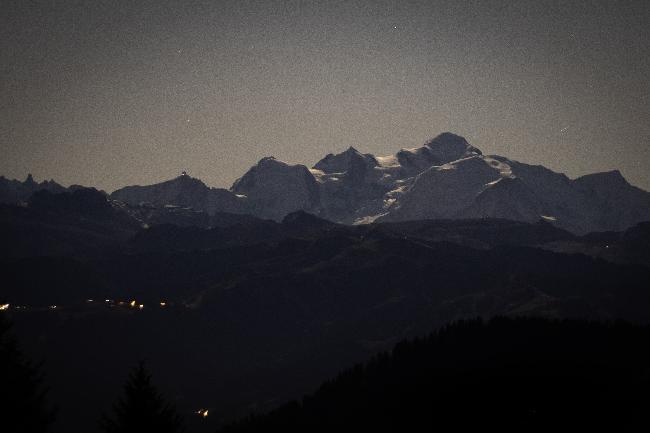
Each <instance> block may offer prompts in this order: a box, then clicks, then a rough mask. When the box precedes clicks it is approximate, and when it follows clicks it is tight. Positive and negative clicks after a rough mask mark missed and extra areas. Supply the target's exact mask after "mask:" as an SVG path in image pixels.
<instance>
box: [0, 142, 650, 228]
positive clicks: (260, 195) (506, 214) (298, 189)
mask: <svg viewBox="0 0 650 433" xmlns="http://www.w3.org/2000/svg"><path fill="white" fill-rule="evenodd" d="M40 189H47V190H50V191H52V192H57V191H63V190H65V188H63V187H61V186H60V185H58V184H56V183H55V182H54V181H49V182H43V183H41V184H37V183H35V182H34V180H33V179H32V178H31V176H30V177H29V178H28V179H27V180H26V181H25V182H19V181H10V180H7V179H5V178H0V202H5V203H7V202H9V203H17V202H20V201H26V200H27V199H28V198H29V196H30V195H31V194H33V193H34V192H35V191H37V190H40ZM71 189H72V187H71ZM110 199H111V200H113V201H118V202H121V203H123V204H125V205H126V206H128V207H130V209H131V211H132V213H133V214H134V215H136V217H137V219H138V220H140V221H142V222H143V223H149V222H156V221H158V222H174V221H180V222H181V225H196V224H194V223H193V222H192V221H199V222H200V223H199V224H198V225H200V226H211V224H210V217H211V216H212V215H215V214H220V213H228V214H248V215H251V216H255V217H258V218H263V219H272V220H275V221H281V220H282V219H283V218H284V217H285V216H286V215H288V214H290V213H292V212H295V211H306V212H309V213H312V214H314V215H317V216H319V217H321V218H325V219H328V220H330V221H334V222H337V223H343V224H360V223H369V222H373V221H410V220H419V219H441V218H442V219H468V218H469V219H471V218H504V219H510V220H515V221H524V222H537V221H539V220H540V219H543V220H546V221H549V222H551V223H552V224H554V225H556V226H557V227H560V228H563V229H565V230H569V231H571V232H573V233H577V234H584V233H588V232H593V231H621V230H625V229H626V228H628V227H631V226H633V225H635V224H637V223H639V222H641V221H647V220H650V193H648V192H646V191H643V190H641V189H639V188H636V187H634V186H632V185H630V184H629V183H628V182H627V181H626V180H625V179H624V178H623V176H622V175H621V173H620V172H618V171H613V172H608V173H595V174H591V175H587V176H583V177H580V178H578V179H570V178H568V177H567V176H566V175H564V174H561V173H556V172H553V171H552V170H549V169H547V168H545V167H543V166H538V165H529V164H524V163H521V162H517V161H513V160H510V159H508V158H505V157H502V156H498V155H484V154H483V153H482V152H481V151H480V150H479V149H477V148H476V147H474V146H472V145H471V144H469V143H468V142H467V141H466V140H465V139H464V138H463V137H460V136H458V135H455V134H451V133H443V134H440V135H438V136H437V137H435V138H434V139H432V140H430V141H429V142H427V143H425V144H424V145H423V146H421V147H418V148H413V149H402V150H400V151H398V152H397V153H396V154H394V155H389V156H374V155H371V154H364V153H361V152H359V151H358V150H356V149H354V148H353V147H350V148H349V149H348V150H346V151H344V152H342V153H339V154H336V155H334V154H329V155H327V156H325V157H324V158H323V159H321V160H320V161H318V162H317V163H316V164H315V165H314V166H313V167H312V168H308V167H306V166H304V165H301V164H295V165H292V164H287V163H285V162H282V161H279V160H277V159H275V158H273V157H266V158H262V159H261V160H260V161H259V162H258V163H257V164H256V165H254V166H253V167H251V168H250V169H249V170H248V172H246V173H245V174H244V175H243V176H242V177H241V178H240V179H238V180H237V181H236V182H235V183H234V184H233V185H232V187H231V188H230V189H223V188H210V187H208V186H206V185H205V184H204V183H203V182H202V181H200V180H199V179H195V178H193V177H190V176H188V175H187V174H185V173H183V174H182V175H181V176H179V177H177V178H175V179H172V180H169V181H166V182H162V183H158V184H154V185H148V186H127V187H124V188H121V189H119V190H117V191H115V192H113V193H112V194H111V195H110ZM151 209H157V210H156V211H155V212H154V211H151ZM161 209H162V210H163V211H161ZM147 215H148V216H147Z"/></svg>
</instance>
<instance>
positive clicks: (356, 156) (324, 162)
mask: <svg viewBox="0 0 650 433" xmlns="http://www.w3.org/2000/svg"><path fill="white" fill-rule="evenodd" d="M376 165H377V161H376V160H375V157H374V156H373V155H370V154H362V153H361V152H359V151H358V150H357V149H355V148H354V147H352V146H350V147H349V148H348V149H347V150H346V151H344V152H341V153H338V154H336V155H334V154H332V153H330V154H328V155H327V156H325V158H323V159H321V160H320V161H318V162H317V163H316V164H315V165H314V168H315V169H317V170H320V171H322V172H323V173H343V172H347V171H350V170H351V169H353V167H355V166H363V167H374V166H376Z"/></svg>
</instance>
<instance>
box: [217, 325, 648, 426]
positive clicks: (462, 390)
mask: <svg viewBox="0 0 650 433" xmlns="http://www.w3.org/2000/svg"><path fill="white" fill-rule="evenodd" d="M649 343H650V329H649V328H647V327H643V328H642V327H633V326H630V325H627V324H624V323H620V322H619V323H613V324H603V323H595V322H581V321H561V322H558V321H546V320H540V319H504V318H496V319H493V320H491V321H489V322H487V323H485V322H483V321H481V320H473V321H464V322H457V323H455V324H452V325H449V326H446V327H444V328H442V329H440V330H439V331H437V332H436V333H434V334H432V335H430V336H429V337H427V338H423V339H416V340H410V341H404V342H401V343H399V344H397V345H396V346H395V348H394V349H393V350H392V352H391V353H383V354H380V355H378V356H375V357H374V358H373V359H372V360H371V361H369V362H367V363H365V364H359V365H357V366H355V367H354V368H352V369H349V370H346V371H344V372H343V373H341V374H339V375H338V376H337V377H336V378H335V379H334V380H331V381H329V382H326V383H324V384H323V385H322V386H321V387H320V388H319V389H318V391H317V392H315V393H314V394H312V395H309V396H307V397H305V398H303V399H302V400H301V401H300V402H296V401H294V402H292V403H289V404H286V405H284V406H282V407H280V408H278V409H277V410H274V411H272V412H270V413H269V414H267V415H263V416H253V417H251V418H248V419H245V420H243V421H240V422H238V423H235V424H232V425H230V426H229V427H227V428H224V429H223V430H221V433H235V432H237V433H244V432H245V433H253V432H272V431H282V432H285V433H290V432H305V431H309V432H333V431H374V432H378V431H381V432H383V431H385V432H399V431H468V429H480V430H481V431H487V430H492V429H495V431H513V432H514V431H518V432H519V431H557V430H564V429H569V428H570V429H575V430H578V431H589V430H602V429H603V428H609V429H611V431H631V429H634V430H637V431H641V430H645V429H647V427H648V419H647V416H646V414H647V412H646V411H647V407H648V404H649V403H650V396H648V393H647V387H648V385H650V374H649V373H650V346H649Z"/></svg>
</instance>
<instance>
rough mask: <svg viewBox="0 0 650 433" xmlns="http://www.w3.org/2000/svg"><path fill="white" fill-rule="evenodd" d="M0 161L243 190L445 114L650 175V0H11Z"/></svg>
mask: <svg viewBox="0 0 650 433" xmlns="http://www.w3.org/2000/svg"><path fill="white" fill-rule="evenodd" d="M0 4H1V8H0V101H1V103H0V152H1V153H0V174H4V175H5V176H7V177H11V178H14V177H17V178H21V179H23V178H24V177H25V176H26V174H27V173H28V172H32V173H33V174H34V176H35V178H36V180H39V181H40V180H42V179H44V178H47V179H49V178H54V179H55V180H57V181H59V182H60V183H63V184H66V185H67V184H70V183H80V184H85V185H92V186H97V187H100V188H103V189H106V190H108V191H111V190H113V189H115V188H117V187H120V186H124V185H127V184H148V183H153V182H157V181H161V180H164V179H168V178H171V177H174V176H176V175H178V174H179V173H180V172H181V171H182V170H187V171H188V172H189V174H191V175H192V176H195V177H199V178H201V179H202V180H203V181H204V182H206V183H207V184H208V185H210V186H225V187H229V186H230V185H231V183H232V181H234V180H235V179H236V178H237V177H239V176H241V175H242V174H243V173H244V172H245V171H246V170H247V169H248V168H249V167H250V166H251V165H253V164H254V163H256V162H257V161H258V160H259V159H260V158H261V157H263V156H266V155H273V156H275V157H277V158H279V159H282V160H285V161H288V162H295V163H298V162H299V163H304V164H307V165H309V166H311V165H313V164H314V163H315V162H316V161H317V160H318V159H320V158H321V157H322V156H324V155H325V154H327V153H329V152H338V151H342V150H344V149H345V148H347V147H348V146H350V145H352V146H354V147H356V148H357V149H359V150H360V151H362V152H371V153H375V154H389V153H394V152H395V151H397V150H399V149H400V148H402V147H414V146H419V145H421V144H422V143H423V142H424V141H425V140H426V139H427V138H429V137H432V136H434V135H437V134H438V133H440V132H443V131H452V132H455V133H457V134H460V135H463V136H465V137H466V138H467V140H468V141H470V143H472V144H474V145H475V146H477V147H479V148H480V149H482V150H483V151H484V153H497V154H501V155H504V156H507V157H510V158H512V159H516V160H520V161H523V162H529V163H534V164H543V165H545V166H547V167H549V168H552V169H554V170H556V171H561V172H565V173H567V174H568V175H569V176H571V177H574V176H577V175H582V174H585V173H588V172H593V171H603V170H610V169H614V168H618V169H620V170H621V171H622V173H623V175H624V176H625V177H626V178H627V179H628V180H629V181H630V182H632V183H633V184H636V185H638V186H641V187H643V188H645V189H649V190H650V169H649V168H650V78H649V77H650V48H649V47H650V1H647V0H640V1H578V0H571V1H567V0H563V1H540V0H534V1H522V0H518V1H459V0H453V1H435V0H428V1H408V0H400V1H325V0H322V1H271V0H265V1H245V0H236V1H215V0H211V1H191V0H183V1H169V0H152V1H139V2H138V1H134V0H125V1H120V0H117V1H73V0H65V1H59V0H50V1H42V2H41V1H29V0H15V1H14V0H0Z"/></svg>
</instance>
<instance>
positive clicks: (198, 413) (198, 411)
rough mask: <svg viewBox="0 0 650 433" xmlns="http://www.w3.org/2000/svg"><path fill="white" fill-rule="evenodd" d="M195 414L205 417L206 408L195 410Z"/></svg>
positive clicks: (206, 413) (206, 414)
mask: <svg viewBox="0 0 650 433" xmlns="http://www.w3.org/2000/svg"><path fill="white" fill-rule="evenodd" d="M196 414H197V415H199V416H202V417H203V418H206V417H207V416H208V409H199V410H197V411H196Z"/></svg>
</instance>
